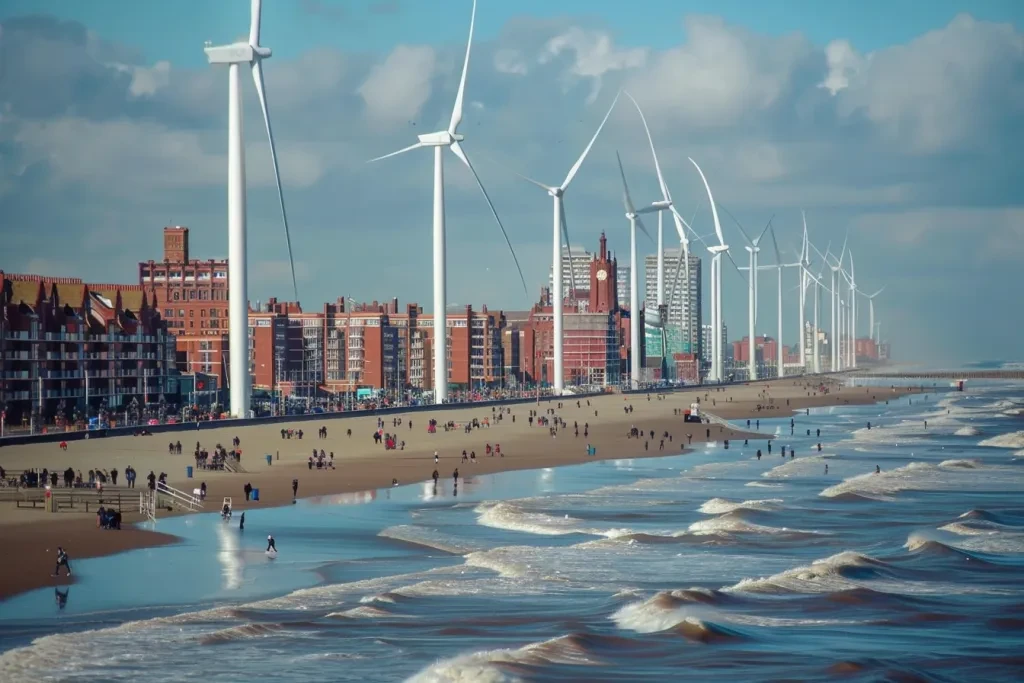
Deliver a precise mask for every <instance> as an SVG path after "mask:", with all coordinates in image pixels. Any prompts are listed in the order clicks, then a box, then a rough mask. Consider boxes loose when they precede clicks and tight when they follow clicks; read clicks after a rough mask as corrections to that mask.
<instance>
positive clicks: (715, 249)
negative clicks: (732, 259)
mask: <svg viewBox="0 0 1024 683" xmlns="http://www.w3.org/2000/svg"><path fill="white" fill-rule="evenodd" d="M708 251H710V252H711V253H712V254H714V255H715V256H717V255H718V254H721V253H724V252H726V251H729V245H727V244H718V245H715V246H711V247H708Z"/></svg>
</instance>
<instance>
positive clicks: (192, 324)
mask: <svg viewBox="0 0 1024 683" xmlns="http://www.w3.org/2000/svg"><path fill="white" fill-rule="evenodd" d="M188 326H189V329H191V328H193V327H195V326H196V323H195V321H193V320H189V321H188Z"/></svg>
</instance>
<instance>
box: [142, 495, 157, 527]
mask: <svg viewBox="0 0 1024 683" xmlns="http://www.w3.org/2000/svg"><path fill="white" fill-rule="evenodd" d="M139 514H140V515H143V516H145V517H146V518H147V519H148V520H149V521H151V522H155V521H156V495H155V494H154V493H153V492H152V491H150V490H149V489H144V490H143V491H142V493H140V494H139Z"/></svg>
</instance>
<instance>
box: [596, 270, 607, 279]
mask: <svg viewBox="0 0 1024 683" xmlns="http://www.w3.org/2000/svg"><path fill="white" fill-rule="evenodd" d="M597 279H598V280H600V281H601V282H604V281H605V280H607V279H608V271H606V270H603V269H602V270H599V271H597Z"/></svg>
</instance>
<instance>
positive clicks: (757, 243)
mask: <svg viewBox="0 0 1024 683" xmlns="http://www.w3.org/2000/svg"><path fill="white" fill-rule="evenodd" d="M773 220H775V214H772V217H771V218H769V219H768V224H767V225H765V226H764V230H762V231H761V234H760V235H758V236H757V239H756V240H754V246H755V247H756V246H757V245H759V244H760V243H761V238H762V237H764V234H765V233H766V232H768V228H770V227H772V221H773Z"/></svg>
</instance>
